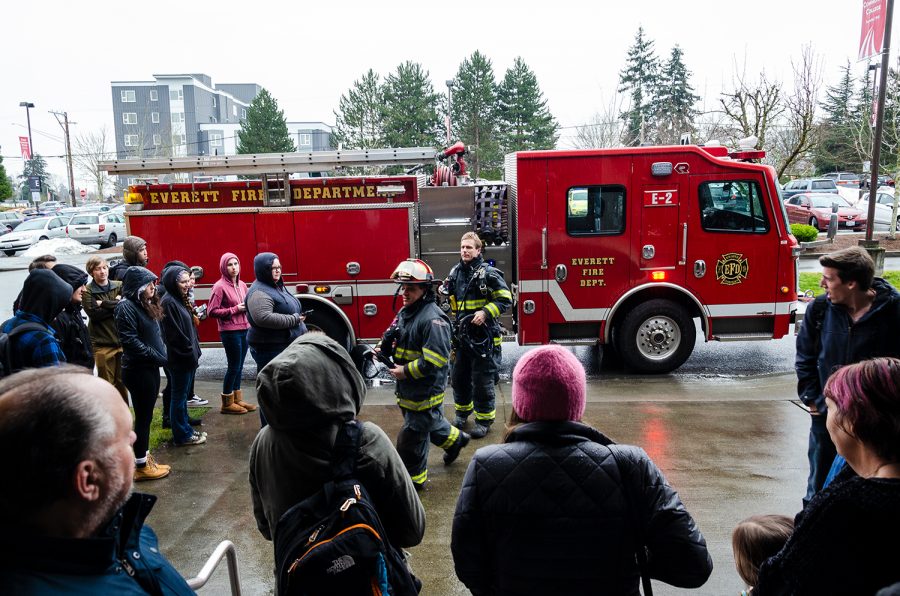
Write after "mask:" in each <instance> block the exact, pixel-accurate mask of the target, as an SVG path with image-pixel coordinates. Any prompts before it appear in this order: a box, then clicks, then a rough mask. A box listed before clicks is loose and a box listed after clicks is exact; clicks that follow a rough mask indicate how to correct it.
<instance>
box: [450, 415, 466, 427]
mask: <svg viewBox="0 0 900 596" xmlns="http://www.w3.org/2000/svg"><path fill="white" fill-rule="evenodd" d="M468 418H469V417H468V416H464V415H463V414H460V413H457V414H456V418H454V419H453V426H455V427H456V428H458V429H459V430H462V429H463V428H465V426H466V420H468Z"/></svg>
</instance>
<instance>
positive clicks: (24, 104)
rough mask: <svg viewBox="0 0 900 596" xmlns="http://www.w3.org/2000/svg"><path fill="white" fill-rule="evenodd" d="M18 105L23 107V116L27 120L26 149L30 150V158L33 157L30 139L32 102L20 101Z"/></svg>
mask: <svg viewBox="0 0 900 596" xmlns="http://www.w3.org/2000/svg"><path fill="white" fill-rule="evenodd" d="M19 107H22V108H25V118H26V119H27V120H28V151H30V152H31V158H32V159H34V143H33V142H32V141H31V108H33V107H34V104H33V103H31V102H30V101H20V102H19Z"/></svg>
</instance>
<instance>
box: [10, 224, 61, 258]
mask: <svg viewBox="0 0 900 596" xmlns="http://www.w3.org/2000/svg"><path fill="white" fill-rule="evenodd" d="M65 237H66V220H65V219H64V218H62V217H38V218H35V219H29V220H28V221H23V222H22V223H20V224H19V225H18V226H17V227H16V229H15V230H13V231H12V232H10V233H9V234H4V235H3V236H0V250H2V251H3V252H4V253H6V256H8V257H11V256H13V255H15V254H16V251H19V250H26V249H28V248H31V247H32V246H34V245H35V244H37V243H38V242H40V241H41V240H49V239H50V238H65Z"/></svg>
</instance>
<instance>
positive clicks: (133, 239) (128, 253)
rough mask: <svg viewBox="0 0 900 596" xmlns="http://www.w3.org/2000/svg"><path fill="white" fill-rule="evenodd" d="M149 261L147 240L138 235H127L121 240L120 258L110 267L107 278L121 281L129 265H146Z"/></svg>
mask: <svg viewBox="0 0 900 596" xmlns="http://www.w3.org/2000/svg"><path fill="white" fill-rule="evenodd" d="M149 262H150V256H149V255H148V254H147V241H146V240H144V239H143V238H141V237H140V236H129V237H127V238H126V239H125V241H124V242H122V260H121V261H119V262H118V263H116V264H115V265H113V266H112V267H110V269H109V278H110V279H114V280H116V281H122V280H124V279H125V272H126V271H128V268H129V267H134V266H137V267H146V266H147V263H149Z"/></svg>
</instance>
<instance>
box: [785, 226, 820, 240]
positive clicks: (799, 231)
mask: <svg viewBox="0 0 900 596" xmlns="http://www.w3.org/2000/svg"><path fill="white" fill-rule="evenodd" d="M791 234H793V235H794V238H796V239H797V242H812V241H813V240H815V239H816V238H818V237H819V230H817V229H815V228H814V227H812V226H808V225H806V224H791Z"/></svg>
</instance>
